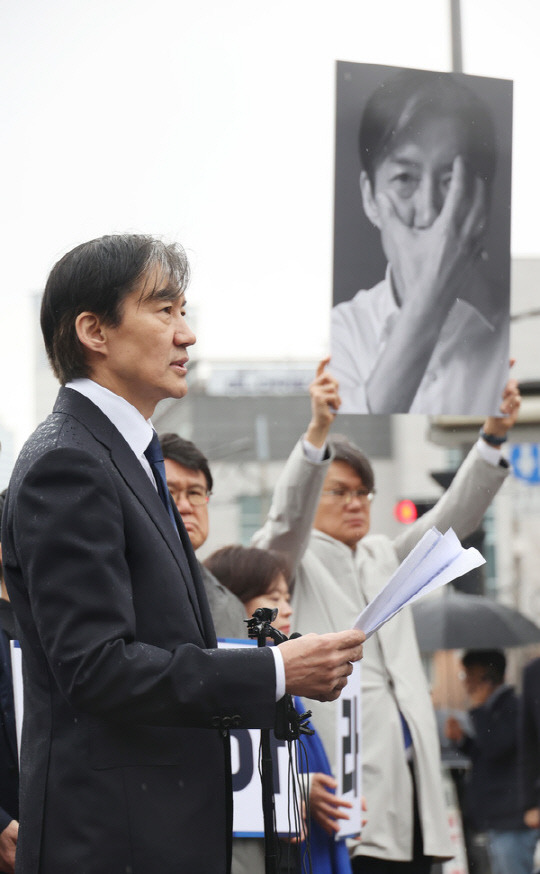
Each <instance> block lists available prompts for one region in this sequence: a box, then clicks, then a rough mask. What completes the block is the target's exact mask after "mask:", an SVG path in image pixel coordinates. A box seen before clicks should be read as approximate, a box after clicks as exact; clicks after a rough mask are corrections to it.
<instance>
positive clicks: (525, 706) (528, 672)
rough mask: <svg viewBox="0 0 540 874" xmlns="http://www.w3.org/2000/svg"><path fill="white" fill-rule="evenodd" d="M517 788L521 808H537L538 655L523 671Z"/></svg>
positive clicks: (539, 799)
mask: <svg viewBox="0 0 540 874" xmlns="http://www.w3.org/2000/svg"><path fill="white" fill-rule="evenodd" d="M519 750H520V769H519V776H520V789H521V804H522V807H523V811H525V810H531V808H533V807H540V658H538V659H533V661H532V662H530V663H529V664H528V665H526V667H525V669H524V671H523V690H522V694H521V706H520V723H519Z"/></svg>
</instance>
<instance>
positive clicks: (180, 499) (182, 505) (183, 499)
mask: <svg viewBox="0 0 540 874" xmlns="http://www.w3.org/2000/svg"><path fill="white" fill-rule="evenodd" d="M173 499H174V503H175V504H176V509H177V510H178V512H179V513H180V515H181V516H185V515H186V513H192V512H193V507H192V506H191V504H190V502H189V501H188V498H187V494H186V492H176V494H175V495H173Z"/></svg>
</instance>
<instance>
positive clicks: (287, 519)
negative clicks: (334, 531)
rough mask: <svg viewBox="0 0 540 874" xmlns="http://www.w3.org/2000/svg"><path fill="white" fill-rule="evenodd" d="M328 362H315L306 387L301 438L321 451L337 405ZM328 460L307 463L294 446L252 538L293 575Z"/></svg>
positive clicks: (299, 448)
mask: <svg viewBox="0 0 540 874" xmlns="http://www.w3.org/2000/svg"><path fill="white" fill-rule="evenodd" d="M329 361H330V359H329V358H324V359H323V360H322V361H321V362H320V363H319V366H318V367H317V373H316V375H315V379H314V380H313V382H312V383H311V385H310V388H309V393H310V397H311V419H310V422H309V425H308V427H307V430H306V433H305V438H304V439H305V440H307V441H308V442H309V443H310V444H311V445H312V446H314V447H315V448H316V449H323V448H324V446H325V443H326V439H327V437H328V433H329V431H330V427H331V425H332V422H333V421H334V419H335V417H336V412H337V410H338V409H339V406H340V403H341V401H340V397H339V390H338V383H337V381H336V380H335V379H334V377H333V376H332V375H331V374H330V373H329V371H328V370H327V367H328V364H329ZM329 460H330V459H329V458H326V459H324V460H323V461H321V462H320V463H317V462H313V461H310V460H309V458H307V456H306V454H305V452H304V447H303V441H302V440H300V441H299V442H298V443H297V444H296V446H295V447H294V449H293V451H292V453H291V455H290V456H289V458H288V460H287V463H286V464H285V467H284V469H283V471H282V473H281V475H280V477H279V479H278V481H277V483H276V487H275V489H274V495H273V499H272V505H271V507H270V510H269V513H268V516H267V519H266V521H265V523H264V525H263V527H262V528H261V529H260V531H258V532H257V533H256V534H255V535H254V537H253V541H252V543H253V545H254V546H258V547H260V548H262V549H276V550H279V551H280V552H282V553H284V554H285V555H286V556H287V558H288V560H289V563H290V565H291V569H292V572H293V574H294V571H295V570H296V568H297V566H298V564H299V563H300V561H301V560H302V557H303V555H304V553H305V551H306V549H307V545H308V541H309V536H310V534H311V529H312V526H313V519H314V517H315V512H316V510H317V505H318V502H319V496H320V492H321V488H322V484H323V481H324V478H325V476H326V472H327V468H328V464H329Z"/></svg>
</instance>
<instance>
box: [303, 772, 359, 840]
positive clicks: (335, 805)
mask: <svg viewBox="0 0 540 874" xmlns="http://www.w3.org/2000/svg"><path fill="white" fill-rule="evenodd" d="M336 788H337V780H334V778H333V777H330V776H329V774H320V773H315V774H311V775H310V784H309V810H310V813H311V816H312V817H313V819H314V820H316V822H318V823H319V825H320V826H321V828H323V829H324V831H325V832H326V833H327V834H329V835H333V834H336V833H337V832H338V831H339V822H338V820H340V819H349V815H348V814H347V813H346V812H345V810H344V808H346V807H348V808H351V807H352V804H351V803H350V801H345V799H344V798H338V797H337V796H336V795H334V790H335V789H336Z"/></svg>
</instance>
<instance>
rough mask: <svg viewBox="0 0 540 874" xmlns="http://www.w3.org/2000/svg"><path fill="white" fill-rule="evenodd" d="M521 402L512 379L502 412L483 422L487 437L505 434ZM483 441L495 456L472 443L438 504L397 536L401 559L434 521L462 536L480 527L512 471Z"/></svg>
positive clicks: (505, 395) (515, 383)
mask: <svg viewBox="0 0 540 874" xmlns="http://www.w3.org/2000/svg"><path fill="white" fill-rule="evenodd" d="M520 404H521V395H520V393H519V388H518V384H517V382H516V380H515V379H510V380H508V382H507V384H506V387H505V389H504V392H503V397H502V402H501V406H500V412H501V415H500V416H489V417H488V418H487V419H486V421H485V422H484V425H483V428H482V431H483V433H484V434H485V435H487V436H488V437H489V435H491V436H493V437H496V438H499V439H500V438H505V437H506V435H507V434H508V432H509V431H510V429H511V428H512V427H513V425H514V424H515V422H516V420H517V417H518V414H519V408H520ZM483 442H484V443H485V445H486V447H487V446H489V448H490V449H491V451H492V454H493V458H492V459H491V460H490V461H488V460H486V458H483V457H482V456H481V455H480V451H479V449H478V447H477V446H476V445H475V446H473V447H472V449H471V451H470V452H469V454H468V455H467V457H466V458H465V460H464V462H463V464H462V465H461V467H460V468H459V470H458V471H457V473H456V475H455V477H454V479H453V480H452V483H451V485H450V486H449V488H448V489H447V490H446V492H445V493H444V494H443V495H442V496H441V497H440V498H439V500H438V501H437V503H436V504H435V506H434V507H433V508H432V509H431V510H429V512H428V513H426V514H425V515H424V516H422V517H421V518H420V519H418V521H417V522H415V523H414V525H410V526H408V527H407V529H406V530H405V531H404V532H403V533H402V534H400V535H399V536H398V537H397V538H396V540H395V546H396V550H397V553H398V556H399V558H400V560H402V559H403V558H405V556H406V555H407V553H408V552H409V551H410V550H411V549H412V548H413V546H415V544H416V543H417V542H418V541H419V540H420V538H421V537H422V535H423V534H424V533H425V532H426V531H427V530H428V529H429V528H431V527H432V526H433V525H434V526H435V527H436V528H438V529H439V530H440V531H441V532H442V533H444V532H445V531H447V530H448V528H453V529H454V531H455V532H456V534H457V536H458V537H459V538H460V539H463V538H464V537H467V536H468V535H469V534H471V533H472V532H473V531H474V530H475V529H476V528H477V527H478V525H479V524H480V522H481V520H482V517H483V515H484V513H485V512H486V510H487V508H488V507H489V505H490V504H491V501H492V500H493V498H494V497H495V495H496V494H497V492H498V490H499V489H500V487H501V485H502V484H503V482H504V480H505V479H506V477H507V476H508V472H509V470H508V466H507V465H501V464H500V463H499V461H500V458H502V456H501V455H500V453H498V452H497V449H496V448H495V447H493V446H490V444H489V443H488V442H487V441H486V440H483Z"/></svg>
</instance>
